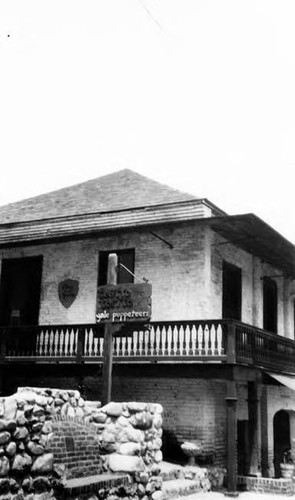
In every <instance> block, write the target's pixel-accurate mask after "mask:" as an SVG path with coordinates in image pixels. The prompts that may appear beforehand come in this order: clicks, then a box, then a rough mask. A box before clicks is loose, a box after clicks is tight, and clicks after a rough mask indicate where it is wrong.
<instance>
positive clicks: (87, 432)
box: [47, 420, 102, 479]
mask: <svg viewBox="0 0 295 500" xmlns="http://www.w3.org/2000/svg"><path fill="white" fill-rule="evenodd" d="M52 430H53V435H52V437H51V439H50V441H49V442H48V444H47V449H48V451H50V452H52V453H53V454H54V459H55V462H56V463H61V464H64V466H65V467H66V470H67V478H68V479H70V478H74V477H86V476H92V475H95V474H99V473H101V472H102V463H101V451H100V448H99V440H98V436H97V433H96V432H95V431H94V430H93V429H91V426H86V425H85V424H84V423H83V424H82V423H78V422H74V421H73V422H71V421H69V420H67V421H56V422H53V425H52Z"/></svg>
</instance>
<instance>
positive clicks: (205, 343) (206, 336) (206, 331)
mask: <svg viewBox="0 0 295 500" xmlns="http://www.w3.org/2000/svg"><path fill="white" fill-rule="evenodd" d="M209 335H210V330H209V327H208V325H207V324H206V326H205V328H204V335H203V354H204V355H205V356H208V350H209Z"/></svg>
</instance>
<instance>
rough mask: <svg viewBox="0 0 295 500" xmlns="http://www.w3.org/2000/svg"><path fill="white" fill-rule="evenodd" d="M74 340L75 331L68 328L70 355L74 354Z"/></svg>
mask: <svg viewBox="0 0 295 500" xmlns="http://www.w3.org/2000/svg"><path fill="white" fill-rule="evenodd" d="M74 342H75V332H74V329H73V328H71V330H70V346H69V354H70V356H73V355H74Z"/></svg>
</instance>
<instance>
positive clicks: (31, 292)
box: [0, 256, 42, 326]
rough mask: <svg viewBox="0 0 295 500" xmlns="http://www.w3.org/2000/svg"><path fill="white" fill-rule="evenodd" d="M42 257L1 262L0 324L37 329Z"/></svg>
mask: <svg viewBox="0 0 295 500" xmlns="http://www.w3.org/2000/svg"><path fill="white" fill-rule="evenodd" d="M41 274H42V257H40V256H38V257H25V258H19V259H3V261H2V269H1V286H0V324H1V325H11V326H19V325H23V326H30V325H37V324H38V320H39V308H40V294H41Z"/></svg>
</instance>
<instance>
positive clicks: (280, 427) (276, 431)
mask: <svg viewBox="0 0 295 500" xmlns="http://www.w3.org/2000/svg"><path fill="white" fill-rule="evenodd" d="M273 442H274V469H275V477H280V475H281V473H280V463H281V462H282V458H283V454H284V452H285V451H286V450H289V449H290V448H291V439H290V417H289V414H288V412H287V411H285V410H280V411H278V412H277V413H276V414H275V416H274V419H273Z"/></svg>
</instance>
